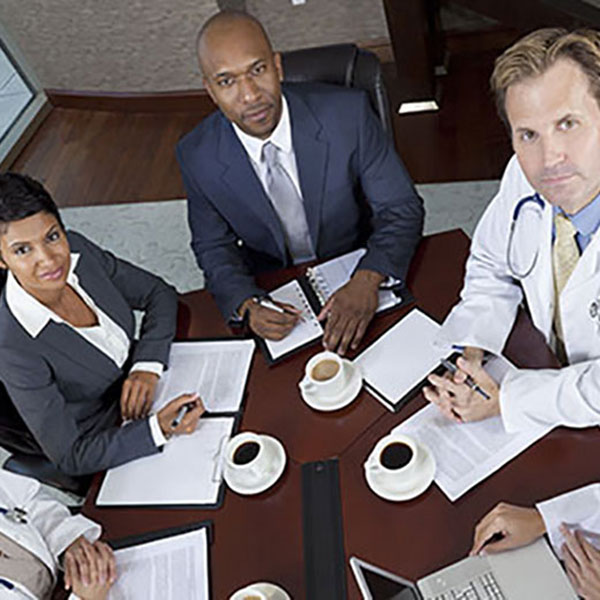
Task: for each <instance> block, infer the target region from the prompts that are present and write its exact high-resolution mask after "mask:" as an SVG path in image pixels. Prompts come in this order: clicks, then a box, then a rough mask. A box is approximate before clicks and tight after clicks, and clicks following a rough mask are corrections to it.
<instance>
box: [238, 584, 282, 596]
mask: <svg viewBox="0 0 600 600" xmlns="http://www.w3.org/2000/svg"><path fill="white" fill-rule="evenodd" d="M287 598H289V596H288V595H287V593H286V592H285V591H284V590H283V589H281V588H280V587H279V586H278V585H275V584H274V583H251V584H250V585H247V586H246V587H245V588H242V589H241V590H237V592H234V593H233V594H232V595H231V596H230V597H229V600H284V599H287Z"/></svg>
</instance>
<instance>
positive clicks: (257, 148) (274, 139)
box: [232, 94, 292, 164]
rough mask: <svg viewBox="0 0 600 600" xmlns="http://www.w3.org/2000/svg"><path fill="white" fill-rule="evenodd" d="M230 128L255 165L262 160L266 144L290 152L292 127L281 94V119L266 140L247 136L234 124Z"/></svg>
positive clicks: (288, 112)
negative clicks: (269, 143)
mask: <svg viewBox="0 0 600 600" xmlns="http://www.w3.org/2000/svg"><path fill="white" fill-rule="evenodd" d="M232 126H233V130H234V131H235V134H236V135H237V136H238V139H239V140H240V142H241V143H242V146H244V150H246V153H247V154H248V156H249V157H250V158H251V159H252V160H253V161H254V162H255V163H256V164H260V162H261V159H262V149H263V146H264V145H265V144H266V143H267V142H271V143H272V144H274V145H275V146H277V147H278V148H279V149H280V150H283V151H284V152H286V153H289V152H291V150H292V126H291V121H290V111H289V108H288V103H287V100H286V99H285V96H284V95H283V94H282V95H281V117H280V118H279V123H277V125H276V126H275V129H273V132H272V133H271V135H270V136H269V137H268V138H267V139H266V140H261V139H260V138H257V137H254V136H253V135H248V134H247V133H246V132H245V131H242V130H241V129H240V128H239V127H238V126H237V125H236V124H235V123H232Z"/></svg>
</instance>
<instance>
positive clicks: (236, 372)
mask: <svg viewBox="0 0 600 600" xmlns="http://www.w3.org/2000/svg"><path fill="white" fill-rule="evenodd" d="M254 347H255V343H254V341H253V340H219V341H206V342H175V343H174V344H171V352H170V354H169V368H168V369H167V370H166V371H165V372H164V374H163V376H162V377H161V378H160V380H159V381H158V384H157V386H156V399H155V400H154V406H153V410H154V412H157V411H158V410H160V409H161V408H162V407H163V406H164V405H165V404H167V403H168V402H169V401H171V400H173V399H174V398H176V397H177V396H179V395H180V394H191V393H193V392H197V393H198V394H200V398H202V402H203V403H204V406H205V407H206V410H207V411H208V412H212V413H215V412H237V411H238V410H239V409H240V405H241V403H242V398H243V395H244V388H245V385H246V380H247V378H248V372H249V370H250V364H251V362H252V355H253V353H254Z"/></svg>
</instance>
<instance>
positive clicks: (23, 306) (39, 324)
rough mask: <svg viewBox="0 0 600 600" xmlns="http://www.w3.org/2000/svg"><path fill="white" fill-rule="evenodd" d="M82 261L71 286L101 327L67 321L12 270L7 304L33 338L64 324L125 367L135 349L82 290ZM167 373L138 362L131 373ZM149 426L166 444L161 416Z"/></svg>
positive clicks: (70, 276)
mask: <svg viewBox="0 0 600 600" xmlns="http://www.w3.org/2000/svg"><path fill="white" fill-rule="evenodd" d="M78 261H79V254H78V253H75V252H72V253H71V266H70V268H69V274H68V276H67V284H68V285H70V286H71V287H72V288H73V290H75V292H76V293H77V294H78V295H79V296H80V297H81V299H82V300H83V301H84V302H85V303H86V305H87V306H88V307H89V308H90V310H91V311H92V312H93V313H94V315H95V316H96V319H97V320H98V325H94V326H92V327H75V326H74V325H72V324H71V323H69V322H68V321H65V320H64V319H63V318H61V317H60V316H58V315H57V314H56V313H55V312H54V311H52V310H51V309H49V308H48V307H47V306H45V305H44V304H42V303H41V302H40V301H39V300H37V299H36V298H34V297H33V296H32V295H31V294H29V293H28V292H26V291H25V290H24V289H23V288H22V287H21V285H20V284H19V282H18V281H17V280H16V279H15V277H14V276H13V274H12V273H11V272H10V271H9V272H8V278H7V280H6V304H7V305H8V308H9V309H10V312H11V313H12V314H13V316H14V317H15V319H16V320H17V321H18V322H19V324H20V325H21V326H22V327H23V329H25V331H27V333H28V334H29V335H30V336H31V337H32V338H36V337H37V336H38V335H39V334H40V332H41V331H42V329H44V327H45V326H46V325H47V324H48V323H49V322H50V321H54V322H55V323H64V324H65V325H67V326H68V327H70V328H71V329H72V330H73V331H74V332H76V333H77V334H79V335H81V336H82V337H83V338H84V339H85V340H86V341H87V342H89V343H90V344H92V345H93V346H95V347H96V348H97V349H98V350H100V352H102V353H103V354H105V355H106V356H107V357H108V358H110V359H111V360H112V361H113V362H114V363H115V364H116V365H117V366H118V367H119V368H120V367H122V366H123V364H124V363H125V361H126V360H127V356H128V355H129V349H130V346H131V344H130V342H129V338H128V337H127V334H126V333H125V332H124V331H123V328H122V327H121V326H120V325H118V324H117V323H115V321H113V320H112V319H111V318H110V317H109V316H108V315H107V314H106V313H105V312H104V311H103V310H102V309H101V308H100V307H98V306H97V305H96V303H95V302H94V300H93V299H92V298H91V297H90V296H89V294H88V293H87V292H86V291H85V290H84V289H83V287H81V284H80V283H79V278H78V277H77V274H76V273H75V267H76V266H77V262H78ZM163 370H164V367H163V365H162V364H161V363H159V362H152V361H140V362H137V363H135V364H134V365H133V366H132V367H131V369H130V371H129V372H130V373H133V372H134V371H148V372H150V373H154V374H156V375H158V376H159V377H160V376H161V375H162V373H163ZM149 424H150V432H151V434H152V439H153V441H154V443H155V444H156V446H162V445H164V444H165V443H166V441H167V440H166V438H165V436H164V435H163V432H162V430H161V428H160V425H159V424H158V417H157V416H156V415H151V416H150V422H149Z"/></svg>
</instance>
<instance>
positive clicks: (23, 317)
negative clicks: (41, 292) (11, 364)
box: [6, 252, 79, 338]
mask: <svg viewBox="0 0 600 600" xmlns="http://www.w3.org/2000/svg"><path fill="white" fill-rule="evenodd" d="M78 261H79V254H78V253H75V252H72V253H71V266H70V267H69V274H68V275H67V283H69V284H74V285H75V286H78V283H79V281H78V278H77V275H76V274H75V273H74V271H75V267H76V266H77V262H78ZM6 304H7V305H8V308H9V310H10V312H11V313H12V314H13V316H14V317H15V319H16V320H17V321H18V322H19V324H20V325H21V327H23V329H25V331H26V332H27V333H28V334H29V335H30V336H31V337H34V338H35V337H37V336H38V335H39V334H40V332H41V331H42V329H44V327H45V326H46V324H47V323H48V321H50V320H53V321H58V322H62V319H61V318H60V317H59V316H58V315H56V314H55V313H54V312H53V311H51V310H50V309H49V308H48V307H47V306H45V305H43V304H42V303H41V302H40V301H39V300H36V298H34V297H33V296H32V295H31V294H30V293H29V292H26V291H25V290H24V289H23V288H22V287H21V284H20V283H19V282H18V281H17V280H16V278H15V277H14V275H13V274H12V273H11V272H10V271H9V272H8V277H7V279H6Z"/></svg>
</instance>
